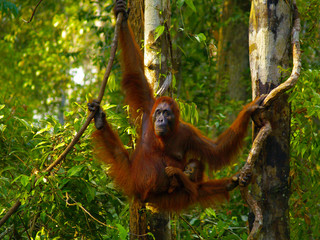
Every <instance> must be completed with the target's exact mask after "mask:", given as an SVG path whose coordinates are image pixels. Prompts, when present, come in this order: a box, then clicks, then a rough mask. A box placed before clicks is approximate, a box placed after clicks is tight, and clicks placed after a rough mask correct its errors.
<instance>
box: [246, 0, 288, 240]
mask: <svg viewBox="0 0 320 240" xmlns="http://www.w3.org/2000/svg"><path fill="white" fill-rule="evenodd" d="M288 2H290V1H284V0H277V1H276V0H272V1H263V0H253V1H252V5H251V12H250V22H249V54H250V69H251V78H252V89H253V92H252V94H253V98H255V97H256V96H259V95H261V94H266V93H269V92H270V91H271V90H272V89H273V88H275V87H276V86H278V85H279V84H280V83H281V81H282V80H283V79H285V78H286V74H285V73H284V72H282V71H280V68H279V66H280V67H281V68H283V69H286V68H288V66H289V59H290V57H289V56H290V51H289V49H290V32H291V15H292V13H291V5H290V4H289V3H288ZM287 98H288V97H287V95H286V94H284V95H282V96H281V97H280V98H279V99H277V100H276V101H275V102H274V103H273V104H272V105H271V106H270V108H269V109H268V113H267V116H268V118H270V123H271V126H272V133H271V134H270V136H269V137H268V138H267V140H266V143H265V146H264V148H263V149H262V152H261V153H260V157H259V160H258V162H257V166H256V173H255V177H254V179H253V185H252V193H253V196H254V197H255V199H256V200H258V203H259V205H260V206H261V210H262V215H263V226H262V230H261V232H260V236H259V239H290V234H289V214H288V213H289V206H288V200H289V195H290V194H289V187H290V186H289V181H288V180H289V179H288V178H289V170H290V165H289V158H290V106H289V104H288V101H287ZM257 130H258V129H257V128H255V133H257ZM253 220H254V216H253V214H252V213H251V214H250V215H249V224H250V223H251V224H252V222H253Z"/></svg>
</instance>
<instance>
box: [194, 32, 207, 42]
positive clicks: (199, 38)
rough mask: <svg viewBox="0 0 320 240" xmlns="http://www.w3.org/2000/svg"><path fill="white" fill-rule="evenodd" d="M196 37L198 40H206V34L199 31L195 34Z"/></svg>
mask: <svg viewBox="0 0 320 240" xmlns="http://www.w3.org/2000/svg"><path fill="white" fill-rule="evenodd" d="M194 38H195V39H197V41H198V42H200V43H201V42H205V41H206V39H207V38H206V36H205V35H204V34H203V33H199V34H197V35H195V36H194Z"/></svg>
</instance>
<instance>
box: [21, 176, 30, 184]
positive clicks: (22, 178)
mask: <svg viewBox="0 0 320 240" xmlns="http://www.w3.org/2000/svg"><path fill="white" fill-rule="evenodd" d="M29 180H30V178H29V177H28V176H26V175H22V176H21V179H20V182H21V184H22V186H24V187H26V186H27V185H28V183H29Z"/></svg>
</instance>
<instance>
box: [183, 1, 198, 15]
mask: <svg viewBox="0 0 320 240" xmlns="http://www.w3.org/2000/svg"><path fill="white" fill-rule="evenodd" d="M185 1H186V3H187V5H188V6H189V7H190V8H191V9H192V11H194V12H197V9H196V7H195V6H194V4H193V1H192V0H185Z"/></svg>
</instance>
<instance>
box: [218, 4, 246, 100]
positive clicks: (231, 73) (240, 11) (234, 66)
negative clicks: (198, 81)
mask: <svg viewBox="0 0 320 240" xmlns="http://www.w3.org/2000/svg"><path fill="white" fill-rule="evenodd" d="M249 10H250V1H242V0H225V1H224V3H223V10H222V15H221V23H222V26H221V27H220V29H219V41H218V84H219V85H220V86H223V85H224V81H228V85H227V87H226V89H225V92H226V93H227V94H228V95H229V97H230V98H231V99H234V100H245V99H247V91H246V89H247V87H246V86H248V85H247V84H246V81H247V79H248V78H249V45H248V24H247V23H246V22H245V21H244V20H243V19H244V17H243V18H240V19H236V20H234V18H235V17H236V15H238V16H239V15H244V13H246V12H249Z"/></svg>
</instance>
